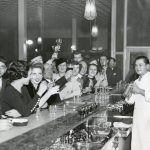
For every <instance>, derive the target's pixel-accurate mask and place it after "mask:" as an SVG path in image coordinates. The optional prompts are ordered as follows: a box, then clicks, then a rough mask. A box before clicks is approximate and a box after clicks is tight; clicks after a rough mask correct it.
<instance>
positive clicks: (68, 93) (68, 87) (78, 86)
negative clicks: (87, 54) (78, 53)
mask: <svg viewBox="0 0 150 150" xmlns="http://www.w3.org/2000/svg"><path fill="white" fill-rule="evenodd" d="M72 67H73V70H70V71H72V76H71V79H70V80H69V81H68V82H67V83H66V84H65V86H64V88H63V89H62V90H61V91H60V93H59V94H60V98H61V100H63V99H67V98H71V97H73V96H77V95H81V90H82V79H81V77H80V75H79V71H80V65H79V63H78V62H73V63H72Z"/></svg>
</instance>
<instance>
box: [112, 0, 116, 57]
mask: <svg viewBox="0 0 150 150" xmlns="http://www.w3.org/2000/svg"><path fill="white" fill-rule="evenodd" d="M116 5H117V3H116V0H112V13H111V22H112V23H111V57H114V58H115V57H116V11H117V6H116Z"/></svg>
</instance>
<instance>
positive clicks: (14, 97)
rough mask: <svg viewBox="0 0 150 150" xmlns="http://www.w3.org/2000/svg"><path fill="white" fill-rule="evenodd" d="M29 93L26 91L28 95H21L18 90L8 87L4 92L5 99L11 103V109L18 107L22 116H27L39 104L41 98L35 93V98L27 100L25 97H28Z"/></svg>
mask: <svg viewBox="0 0 150 150" xmlns="http://www.w3.org/2000/svg"><path fill="white" fill-rule="evenodd" d="M23 93H24V92H23ZM28 94H29V93H26V95H22V96H21V95H19V93H17V91H15V90H13V89H11V88H7V89H6V90H5V92H4V101H5V103H6V104H7V105H9V107H10V109H16V110H17V111H18V112H19V113H20V114H21V115H22V116H25V117H27V116H29V115H30V114H31V113H32V111H33V109H34V108H35V107H36V106H37V104H38V100H39V98H40V97H39V96H38V95H35V96H34V98H33V99H29V100H28V102H25V101H24V99H26V98H28V96H29V95H28Z"/></svg>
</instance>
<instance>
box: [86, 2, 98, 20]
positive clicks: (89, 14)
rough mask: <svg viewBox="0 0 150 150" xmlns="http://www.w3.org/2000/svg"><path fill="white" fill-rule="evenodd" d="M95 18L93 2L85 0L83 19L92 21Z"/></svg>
mask: <svg viewBox="0 0 150 150" xmlns="http://www.w3.org/2000/svg"><path fill="white" fill-rule="evenodd" d="M96 16H97V12H96V6H95V0H86V5H85V12H84V18H85V19H87V20H94V19H95V18H96Z"/></svg>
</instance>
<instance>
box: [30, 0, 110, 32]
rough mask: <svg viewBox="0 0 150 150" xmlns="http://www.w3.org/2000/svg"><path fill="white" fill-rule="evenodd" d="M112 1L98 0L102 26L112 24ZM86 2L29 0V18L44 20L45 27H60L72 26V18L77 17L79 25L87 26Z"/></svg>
mask: <svg viewBox="0 0 150 150" xmlns="http://www.w3.org/2000/svg"><path fill="white" fill-rule="evenodd" d="M111 2H112V0H96V8H97V18H96V23H97V24H98V26H100V27H108V26H110V21H111ZM85 3H86V1H85V0H27V10H28V14H30V15H28V17H30V18H28V19H29V21H32V22H33V20H35V19H37V21H38V20H39V19H40V20H42V26H43V27H44V29H48V28H51V29H59V28H70V27H71V20H72V18H76V19H77V23H78V27H79V28H86V25H87V24H90V22H89V21H87V20H86V19H85V18H84V17H83V16H84V9H85ZM37 14H38V16H37V17H35V15H37ZM34 22H35V21H34ZM88 30H89V29H88Z"/></svg>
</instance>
